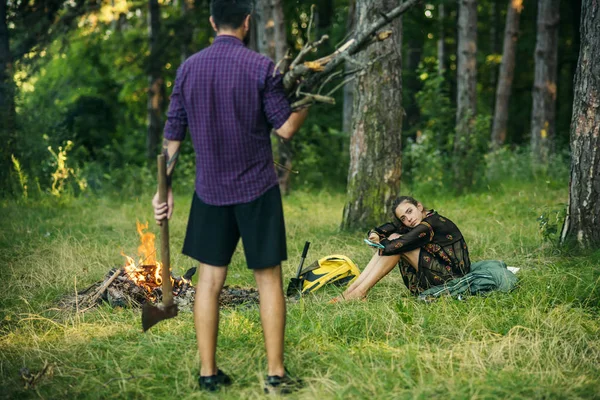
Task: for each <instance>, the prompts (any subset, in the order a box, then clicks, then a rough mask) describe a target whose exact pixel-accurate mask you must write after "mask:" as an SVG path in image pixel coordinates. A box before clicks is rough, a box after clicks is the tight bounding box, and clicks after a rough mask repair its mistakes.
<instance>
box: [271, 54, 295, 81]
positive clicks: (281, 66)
mask: <svg viewBox="0 0 600 400" xmlns="http://www.w3.org/2000/svg"><path fill="white" fill-rule="evenodd" d="M291 61H292V52H291V50H290V49H287V51H286V52H285V56H283V58H282V59H281V60H279V61H278V62H277V64H276V65H275V68H274V69H273V77H275V75H276V74H277V71H278V70H279V71H280V72H281V73H285V71H287V70H288V69H289V68H290V62H291Z"/></svg>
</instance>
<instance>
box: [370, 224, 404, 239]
mask: <svg viewBox="0 0 600 400" xmlns="http://www.w3.org/2000/svg"><path fill="white" fill-rule="evenodd" d="M396 232H398V228H397V227H396V225H394V224H392V223H391V222H386V223H385V224H383V225H380V226H378V227H376V228H373V229H371V230H370V231H369V232H367V237H369V238H371V236H372V235H377V236H378V237H379V240H381V239H385V238H387V237H388V236H390V235H391V234H392V233H396Z"/></svg>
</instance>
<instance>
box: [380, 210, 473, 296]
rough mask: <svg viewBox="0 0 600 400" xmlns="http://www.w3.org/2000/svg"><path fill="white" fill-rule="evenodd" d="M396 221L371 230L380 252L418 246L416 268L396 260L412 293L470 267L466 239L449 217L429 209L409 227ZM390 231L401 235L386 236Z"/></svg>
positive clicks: (386, 252)
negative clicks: (376, 239) (397, 236)
mask: <svg viewBox="0 0 600 400" xmlns="http://www.w3.org/2000/svg"><path fill="white" fill-rule="evenodd" d="M399 225H400V224H399V223H396V224H394V223H386V224H384V225H381V226H379V227H377V228H375V229H373V230H372V231H371V232H375V233H377V235H379V238H380V243H381V244H382V245H383V246H385V248H383V249H380V250H379V254H380V255H382V256H389V255H397V254H401V253H404V252H408V251H411V250H415V249H419V248H420V249H421V251H420V254H419V265H418V266H419V268H418V270H415V269H414V268H413V267H412V266H411V265H410V264H408V263H407V262H406V261H404V260H402V259H401V261H400V263H399V267H400V272H401V273H402V278H403V279H404V283H405V284H406V286H407V287H408V289H409V290H410V291H411V292H412V293H413V294H417V293H420V292H421V291H423V290H426V289H429V288H430V287H432V286H437V285H441V284H443V283H445V282H447V281H449V280H451V279H454V278H458V277H461V276H463V275H465V274H466V273H468V272H469V271H470V269H471V260H470V259H469V249H468V248H467V243H466V242H465V240H464V238H463V235H462V233H461V232H460V230H459V229H458V227H457V226H456V225H455V224H454V223H453V222H452V221H450V220H449V219H447V218H445V217H442V216H441V215H439V214H438V213H437V212H435V211H431V212H430V213H429V214H428V215H427V217H425V218H424V219H423V221H421V223H420V224H419V225H417V226H415V227H414V228H412V229H410V228H407V227H405V226H403V225H402V226H399ZM392 233H398V234H400V235H401V236H400V237H399V238H398V239H393V240H389V239H388V237H389V236H390V235H391V234H392Z"/></svg>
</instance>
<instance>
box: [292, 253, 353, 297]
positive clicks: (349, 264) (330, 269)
mask: <svg viewBox="0 0 600 400" xmlns="http://www.w3.org/2000/svg"><path fill="white" fill-rule="evenodd" d="M359 275H360V270H359V269H358V267H357V266H356V264H354V262H353V261H352V260H351V259H349V258H348V257H346V256H343V255H340V254H332V255H329V256H325V257H323V258H321V259H320V260H318V261H315V262H314V263H312V264H311V265H309V266H308V267H306V268H303V269H302V270H301V271H300V274H299V275H298V278H292V281H291V282H290V284H289V286H288V290H287V295H288V296H293V295H295V294H296V295H297V294H298V292H300V294H306V293H312V292H314V291H316V290H318V289H320V288H321V287H323V286H325V285H327V284H334V285H336V286H344V285H348V284H350V283H352V282H353V281H354V280H355V279H356V278H357V277H358V276H359Z"/></svg>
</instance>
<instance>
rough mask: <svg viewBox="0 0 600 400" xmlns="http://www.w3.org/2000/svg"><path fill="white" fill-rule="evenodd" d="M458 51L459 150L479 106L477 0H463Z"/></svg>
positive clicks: (459, 23)
mask: <svg viewBox="0 0 600 400" xmlns="http://www.w3.org/2000/svg"><path fill="white" fill-rule="evenodd" d="M457 51H458V54H457V59H458V61H457V79H456V81H457V90H456V91H457V93H456V140H455V142H454V149H455V152H456V151H460V150H461V138H462V136H466V135H468V134H469V125H470V122H471V120H472V119H473V117H474V116H475V113H476V108H477V91H476V89H477V60H476V59H475V54H476V53H477V1H476V0H459V10H458V49H457Z"/></svg>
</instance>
